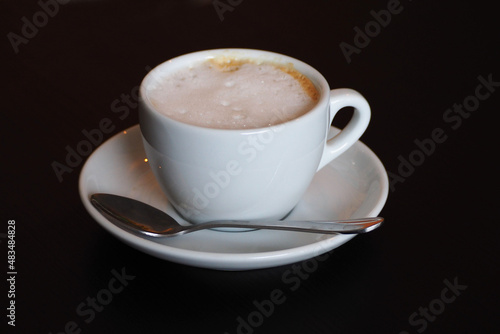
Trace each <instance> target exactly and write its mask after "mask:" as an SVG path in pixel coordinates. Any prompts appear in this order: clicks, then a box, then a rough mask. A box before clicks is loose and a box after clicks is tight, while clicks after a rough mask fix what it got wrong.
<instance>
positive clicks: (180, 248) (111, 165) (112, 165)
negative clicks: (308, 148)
mask: <svg viewBox="0 0 500 334" xmlns="http://www.w3.org/2000/svg"><path fill="white" fill-rule="evenodd" d="M333 130H334V131H338V130H337V129H333ZM145 158H146V156H145V153H144V149H143V146H142V140H141V133H140V128H139V126H138V125H135V126H133V127H131V128H129V129H127V130H126V131H123V132H121V133H119V134H117V135H115V136H114V137H112V138H110V139H109V140H108V141H106V142H105V143H104V144H102V145H101V146H100V147H99V148H98V149H97V150H95V152H93V153H92V155H91V156H90V157H89V158H88V160H87V161H86V163H85V166H84V167H83V169H82V172H81V174H80V180H79V188H80V196H81V198H82V201H83V204H84V205H85V208H86V209H87V210H88V212H89V213H90V214H91V215H92V217H93V218H94V219H95V220H96V221H97V222H98V223H99V224H101V225H102V227H104V228H105V229H106V230H107V231H108V232H110V233H111V234H113V235H114V236H116V237H117V238H119V239H120V240H122V241H123V242H125V243H127V244H129V245H130V246H132V247H135V248H137V249H139V250H141V251H143V252H145V253H147V254H151V255H153V256H156V257H159V258H161V259H165V260H169V261H172V262H177V263H182V264H187V265H191V266H196V267H203V268H211V269H218V270H248V269H258V268H267V267H273V266H279V265H284V264H289V263H293V262H297V261H301V260H305V259H308V258H312V257H314V256H317V255H320V254H323V253H325V252H328V251H330V250H332V249H334V248H336V247H338V246H340V245H342V244H344V243H345V242H347V241H349V240H350V239H351V238H353V235H327V234H313V233H302V232H300V233H299V232H286V231H272V230H253V231H247V232H221V231H213V230H204V231H199V232H194V233H190V234H187V235H183V236H179V237H174V238H163V239H154V238H150V237H146V236H137V235H135V234H132V233H130V232H127V231H125V230H122V229H120V228H118V227H116V226H115V225H113V224H112V223H110V222H109V221H108V220H106V219H105V218H104V217H103V216H102V215H101V214H100V213H99V212H98V211H97V210H96V209H95V208H94V207H93V206H92V205H91V204H90V201H89V196H90V195H91V194H92V193H96V192H107V193H114V194H118V195H123V196H127V197H131V198H135V199H138V200H140V201H143V202H146V203H148V204H150V205H153V206H155V207H157V208H159V209H161V210H164V211H166V212H167V213H168V214H169V215H171V216H173V217H174V218H175V219H177V221H179V223H181V224H187V223H186V222H185V221H184V220H182V219H181V218H180V217H179V215H178V214H177V213H176V212H175V211H174V210H173V209H172V207H171V206H170V205H169V203H168V201H167V199H166V197H165V196H164V195H163V193H162V191H161V190H160V188H159V186H158V184H157V182H156V179H155V177H154V176H153V174H152V172H151V170H150V168H149V166H148V164H147V162H145ZM388 189H389V182H388V178H387V173H386V171H385V169H384V166H383V165H382V163H381V162H380V160H379V159H378V158H377V156H376V155H375V154H374V153H373V152H372V151H371V150H370V149H369V148H368V147H367V146H365V145H364V144H363V143H361V142H359V141H358V142H357V143H356V144H354V145H353V146H352V147H351V148H350V149H349V150H348V151H347V152H345V153H344V154H342V155H341V156H340V157H338V158H337V159H335V160H334V161H333V162H332V163H330V164H329V165H327V166H325V167H324V168H323V169H322V170H321V171H320V172H318V173H317V174H316V176H315V177H314V180H313V182H312V184H311V185H310V186H309V188H308V190H307V192H306V194H305V196H304V197H303V199H302V200H301V202H300V203H299V204H298V205H297V207H296V208H295V209H294V210H293V211H292V213H291V214H290V215H289V216H288V217H287V218H286V219H287V220H300V219H322V220H326V219H331V220H334V219H346V218H360V217H369V216H377V215H378V214H379V213H380V211H381V210H382V207H383V206H384V204H385V201H386V199H387V195H388Z"/></svg>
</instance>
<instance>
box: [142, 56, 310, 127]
mask: <svg viewBox="0 0 500 334" xmlns="http://www.w3.org/2000/svg"><path fill="white" fill-rule="evenodd" d="M157 81H158V82H157V83H156V84H155V85H154V86H152V87H151V89H150V90H149V91H148V97H149V100H150V101H151V103H152V104H153V105H154V106H155V108H156V110H157V111H159V112H160V113H162V114H164V115H166V116H168V117H170V118H173V119H175V120H178V121H180V122H184V123H188V124H192V125H197V126H202V127H208V128H220V129H252V128H260V127H266V126H272V125H276V124H280V123H283V122H286V121H289V120H292V119H294V118H297V117H299V116H301V115H303V114H305V113H306V112H307V111H309V110H311V108H313V107H314V105H315V104H316V102H317V95H318V93H317V91H316V89H315V88H314V85H313V84H312V83H311V82H310V81H309V79H307V78H306V77H305V76H303V75H302V74H300V73H299V72H297V71H296V70H293V68H290V67H284V66H283V67H280V66H276V65H273V64H267V63H262V64H259V63H254V62H232V63H231V62H230V63H226V64H221V63H217V62H214V61H205V62H202V63H199V64H195V65H193V66H191V67H186V68H184V69H181V70H179V71H178V72H175V73H172V74H170V75H168V76H165V77H162V78H160V80H157Z"/></svg>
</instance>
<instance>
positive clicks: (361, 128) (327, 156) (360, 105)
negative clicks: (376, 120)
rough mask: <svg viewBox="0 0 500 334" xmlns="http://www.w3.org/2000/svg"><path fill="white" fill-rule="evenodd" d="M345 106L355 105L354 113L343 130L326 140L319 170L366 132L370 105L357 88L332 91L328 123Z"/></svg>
mask: <svg viewBox="0 0 500 334" xmlns="http://www.w3.org/2000/svg"><path fill="white" fill-rule="evenodd" d="M344 107H353V108H354V114H353V116H352V118H351V120H350V121H349V123H348V124H347V125H346V126H345V127H344V129H342V131H340V132H339V133H338V134H337V135H335V136H334V137H333V138H331V139H329V140H327V141H326V143H325V149H324V150H323V156H322V157H321V161H320V163H319V166H318V169H317V170H320V169H321V168H323V167H324V166H326V165H327V164H328V163H329V162H331V161H332V160H333V159H335V158H336V157H338V156H339V155H340V154H342V153H344V152H345V151H346V150H347V149H348V148H349V147H351V146H352V145H353V144H354V143H355V142H356V141H357V140H358V139H359V138H360V137H361V135H362V134H363V132H365V130H366V128H367V126H368V123H369V122H370V116H371V111H370V105H369V104H368V102H367V101H366V100H365V98H364V97H363V96H362V95H361V94H360V93H358V92H357V91H355V90H352V89H348V88H339V89H333V90H332V91H331V92H330V112H329V116H330V122H329V123H328V124H331V123H332V121H333V118H334V117H335V115H336V114H337V113H338V112H339V110H340V109H342V108H344Z"/></svg>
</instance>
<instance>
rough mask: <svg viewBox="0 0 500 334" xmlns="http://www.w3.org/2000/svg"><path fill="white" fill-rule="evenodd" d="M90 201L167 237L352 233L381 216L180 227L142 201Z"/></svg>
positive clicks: (113, 216) (116, 218)
mask: <svg viewBox="0 0 500 334" xmlns="http://www.w3.org/2000/svg"><path fill="white" fill-rule="evenodd" d="M90 202H91V203H92V205H94V207H95V208H96V209H97V210H98V211H99V212H100V213H101V214H102V215H103V216H105V217H106V218H107V219H108V220H109V221H110V222H112V223H113V224H115V225H117V226H119V227H121V228H124V229H128V230H132V231H135V232H139V233H142V234H145V235H148V236H152V237H171V236H177V235H182V234H185V233H190V232H194V231H199V230H203V229H210V228H220V227H237V228H255V229H272V230H288V231H297V232H311V233H329V234H332V233H342V234H356V233H365V232H370V231H373V230H374V229H376V228H377V227H379V226H380V225H381V224H382V222H383V221H384V218H381V217H375V218H361V219H349V220H343V221H288V220H286V221H282V220H278V221H235V220H221V221H211V222H207V223H202V224H196V225H189V226H183V225H180V224H179V223H177V222H176V221H175V220H174V218H172V217H170V216H169V215H167V214H166V213H165V212H163V211H161V210H158V209H156V208H154V207H152V206H150V205H148V204H146V203H143V202H140V201H137V200H134V199H131V198H127V197H122V196H118V195H112V194H102V193H101V194H93V195H92V196H90Z"/></svg>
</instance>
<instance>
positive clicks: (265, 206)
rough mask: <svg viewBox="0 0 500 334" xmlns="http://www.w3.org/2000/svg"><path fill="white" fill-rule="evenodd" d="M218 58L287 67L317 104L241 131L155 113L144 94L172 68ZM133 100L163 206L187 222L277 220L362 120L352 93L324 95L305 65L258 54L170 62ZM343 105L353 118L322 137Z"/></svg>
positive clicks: (231, 52)
mask: <svg viewBox="0 0 500 334" xmlns="http://www.w3.org/2000/svg"><path fill="white" fill-rule="evenodd" d="M218 56H227V57H231V58H236V59H242V60H244V59H253V60H262V61H266V62H271V63H278V64H289V63H291V64H293V66H294V68H295V69H296V70H298V71H299V72H301V73H302V74H304V75H305V76H307V77H308V78H309V79H310V80H311V81H312V83H313V84H314V85H315V87H316V89H317V90H318V92H319V100H318V102H317V104H316V105H315V106H314V107H313V108H312V109H311V110H310V111H308V112H307V113H306V114H304V115H302V116H300V117H298V118H295V119H293V120H291V121H288V122H285V123H281V124H278V125H275V126H271V127H264V128H258V129H243V130H233V129H230V130H228V129H213V128H205V127H199V126H194V125H190V124H185V123H181V122H179V121H176V120H173V119H171V118H169V117H167V116H165V115H164V114H161V113H159V112H158V111H156V110H155V108H154V106H153V105H152V103H151V101H150V100H149V98H148V89H151V87H152V86H154V85H155V84H157V83H158V81H161V80H163V78H164V77H165V76H166V75H168V74H170V73H173V72H175V71H176V70H179V69H182V68H185V67H188V66H189V65H192V64H193V63H196V62H199V61H202V60H208V59H211V58H215V57H218ZM140 95H141V99H140V105H139V119H140V127H141V132H142V136H143V142H144V147H145V150H146V155H147V158H148V161H149V164H150V166H151V168H152V170H153V173H154V175H155V176H156V178H157V180H158V182H159V184H160V186H161V188H162V190H163V191H164V193H165V194H166V196H167V198H168V200H169V202H170V203H171V204H172V206H173V207H174V208H175V209H176V210H177V211H178V212H179V213H180V214H181V215H182V216H183V217H184V218H185V219H186V220H188V221H191V222H193V223H199V222H204V221H211V220H221V219H229V220H231V219H239V220H261V219H280V218H283V217H284V216H286V215H287V214H288V213H289V212H290V211H291V210H292V209H293V208H294V206H295V205H296V204H297V203H298V202H299V200H300V199H301V197H302V196H303V194H304V193H305V191H306V189H307V187H308V186H309V184H310V182H311V181H312V179H313V177H314V174H315V173H316V172H317V171H319V170H320V169H321V168H322V167H324V166H325V165H326V164H328V163H329V162H331V161H332V160H333V159H335V158H336V157H337V156H339V155H340V154H341V153H343V152H344V151H346V150H347V149H348V148H349V147H350V146H351V145H353V144H354V143H355V142H356V141H357V140H358V139H359V137H360V136H361V135H362V134H363V132H364V131H365V129H366V127H367V126H368V123H369V120H370V107H369V105H368V103H367V101H366V100H365V99H364V98H363V97H362V96H361V95H360V94H359V93H358V92H356V91H354V90H351V89H345V88H344V89H334V90H330V87H329V86H328V83H327V81H326V79H325V78H324V77H323V76H322V75H321V74H320V73H319V72H318V71H316V70H315V69H314V68H312V67H311V66H309V65H307V64H305V63H303V62H301V61H299V60H297V59H294V58H291V57H288V56H285V55H281V54H277V53H272V52H267V51H260V50H249V49H217V50H207V51H200V52H195V53H190V54H186V55H183V56H180V57H177V58H174V59H171V60H169V61H167V62H164V63H162V64H160V65H158V66H157V67H155V68H154V69H153V70H152V71H151V72H150V73H148V74H147V75H146V77H145V78H144V80H143V82H142V84H141V88H140ZM343 107H353V108H354V114H353V116H352V118H351V120H350V121H349V123H348V124H347V125H346V126H345V127H344V129H343V130H342V131H341V132H340V133H339V134H337V135H336V136H334V137H333V138H331V139H328V133H329V131H330V124H331V122H332V120H333V118H334V116H335V114H336V113H337V112H338V111H339V110H340V109H341V108H343Z"/></svg>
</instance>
